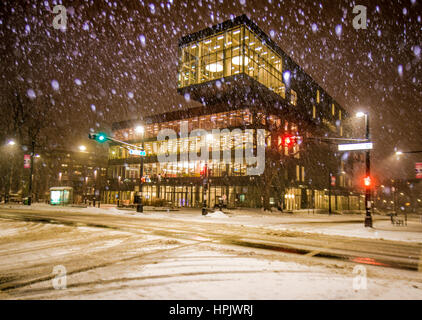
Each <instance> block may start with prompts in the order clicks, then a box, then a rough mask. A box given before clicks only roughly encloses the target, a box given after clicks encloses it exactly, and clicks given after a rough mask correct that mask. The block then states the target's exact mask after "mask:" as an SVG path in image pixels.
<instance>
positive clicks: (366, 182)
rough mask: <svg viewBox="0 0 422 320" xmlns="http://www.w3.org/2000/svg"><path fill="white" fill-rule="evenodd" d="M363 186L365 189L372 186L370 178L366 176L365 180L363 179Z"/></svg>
mask: <svg viewBox="0 0 422 320" xmlns="http://www.w3.org/2000/svg"><path fill="white" fill-rule="evenodd" d="M363 185H364V186H365V188H370V187H371V185H372V181H371V177H370V176H366V177H365V178H363Z"/></svg>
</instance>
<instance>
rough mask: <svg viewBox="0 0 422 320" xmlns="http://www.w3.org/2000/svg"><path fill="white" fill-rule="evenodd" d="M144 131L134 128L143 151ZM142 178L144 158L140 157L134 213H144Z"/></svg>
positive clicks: (143, 129)
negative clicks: (136, 200) (137, 191)
mask: <svg viewBox="0 0 422 320" xmlns="http://www.w3.org/2000/svg"><path fill="white" fill-rule="evenodd" d="M144 131H145V128H144V127H143V126H141V125H139V126H137V127H136V128H135V132H136V133H138V134H140V135H141V137H142V138H141V147H142V149H143V150H144ZM143 176H144V156H141V163H140V166H139V194H138V196H139V198H138V204H137V206H136V212H144V206H143V204H142V197H143V195H142V177H143Z"/></svg>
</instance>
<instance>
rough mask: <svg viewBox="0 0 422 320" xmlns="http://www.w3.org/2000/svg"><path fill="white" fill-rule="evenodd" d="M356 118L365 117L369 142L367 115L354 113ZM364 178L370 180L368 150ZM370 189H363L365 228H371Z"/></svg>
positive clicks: (369, 187) (366, 135)
mask: <svg viewBox="0 0 422 320" xmlns="http://www.w3.org/2000/svg"><path fill="white" fill-rule="evenodd" d="M356 117H357V118H362V117H365V127H366V130H365V132H366V134H365V139H366V140H367V141H369V138H370V134H369V115H368V113H366V112H358V113H356ZM365 163H366V177H367V178H368V179H370V177H371V160H370V150H369V149H367V150H366V161H365ZM371 187H372V185H369V186H366V187H365V211H366V215H365V227H370V228H372V216H371Z"/></svg>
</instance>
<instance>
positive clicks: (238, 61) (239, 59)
mask: <svg viewBox="0 0 422 320" xmlns="http://www.w3.org/2000/svg"><path fill="white" fill-rule="evenodd" d="M244 58H245V65H247V64H248V63H249V58H248V57H244ZM232 63H233V64H235V65H236V66H240V65H241V64H243V61H242V56H236V57H233V58H232Z"/></svg>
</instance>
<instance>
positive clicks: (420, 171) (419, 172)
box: [415, 162, 422, 179]
mask: <svg viewBox="0 0 422 320" xmlns="http://www.w3.org/2000/svg"><path fill="white" fill-rule="evenodd" d="M415 170H416V179H422V162H416V163H415Z"/></svg>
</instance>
